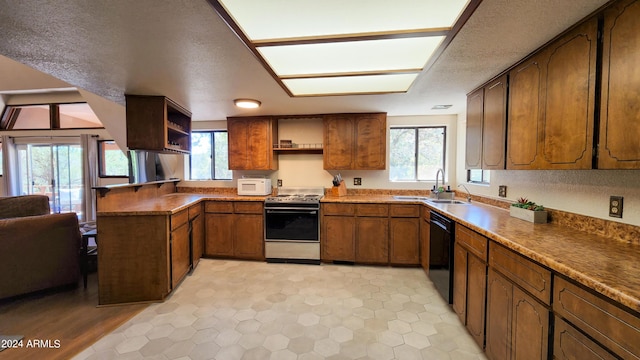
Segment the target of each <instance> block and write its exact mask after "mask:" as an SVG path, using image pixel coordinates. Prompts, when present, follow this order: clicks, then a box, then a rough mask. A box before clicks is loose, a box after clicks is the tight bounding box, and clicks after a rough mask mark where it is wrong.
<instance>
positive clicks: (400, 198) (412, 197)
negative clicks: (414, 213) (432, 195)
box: [393, 195, 429, 201]
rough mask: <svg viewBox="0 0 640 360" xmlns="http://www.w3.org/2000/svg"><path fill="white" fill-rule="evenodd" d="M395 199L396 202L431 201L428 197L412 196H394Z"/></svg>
mask: <svg viewBox="0 0 640 360" xmlns="http://www.w3.org/2000/svg"><path fill="white" fill-rule="evenodd" d="M393 198H394V199H396V200H420V201H424V200H429V197H428V196H411V195H394V196H393Z"/></svg>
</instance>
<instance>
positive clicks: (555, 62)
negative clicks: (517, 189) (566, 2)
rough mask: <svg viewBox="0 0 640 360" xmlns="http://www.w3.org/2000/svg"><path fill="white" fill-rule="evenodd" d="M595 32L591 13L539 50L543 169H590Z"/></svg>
mask: <svg viewBox="0 0 640 360" xmlns="http://www.w3.org/2000/svg"><path fill="white" fill-rule="evenodd" d="M636 28H637V29H639V30H640V27H636ZM597 31H598V23H597V19H595V18H593V19H591V20H589V21H587V22H585V23H583V24H582V25H580V26H578V27H577V28H576V29H574V30H572V31H571V32H569V33H568V34H566V35H565V36H563V37H562V38H560V39H559V40H557V41H555V42H554V43H553V44H551V45H550V46H549V47H547V48H546V50H544V52H543V61H544V62H543V64H542V68H543V74H542V77H543V79H544V81H543V83H542V93H541V98H542V102H543V104H544V108H543V109H542V110H541V112H542V117H541V119H542V125H541V127H542V130H543V134H544V136H543V138H542V154H543V159H544V161H543V164H542V165H541V168H544V169H591V168H592V157H593V156H592V155H593V150H592V149H593V131H594V102H595V85H596V55H597ZM625 46H627V45H625ZM637 59H639V60H640V57H637ZM620 70H621V69H616V71H620ZM625 76H626V75H625ZM638 129H640V127H636V130H638ZM514 141H517V139H514Z"/></svg>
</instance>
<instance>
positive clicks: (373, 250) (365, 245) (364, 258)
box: [355, 204, 389, 265]
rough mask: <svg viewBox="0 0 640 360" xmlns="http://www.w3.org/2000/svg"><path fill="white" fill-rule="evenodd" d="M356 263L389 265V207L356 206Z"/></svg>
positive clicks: (373, 205) (375, 205) (383, 205)
mask: <svg viewBox="0 0 640 360" xmlns="http://www.w3.org/2000/svg"><path fill="white" fill-rule="evenodd" d="M356 215H357V216H358V217H357V218H356V241H355V246H356V262H358V263H363V264H385V265H386V264H388V263H389V237H388V236H387V234H388V233H389V219H388V216H389V206H388V205H386V204H356Z"/></svg>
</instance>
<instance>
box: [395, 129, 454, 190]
mask: <svg viewBox="0 0 640 360" xmlns="http://www.w3.org/2000/svg"><path fill="white" fill-rule="evenodd" d="M447 128H448V126H447V125H416V126H390V127H389V137H391V130H402V129H413V130H414V138H415V140H416V141H415V147H414V149H413V151H414V153H413V154H414V158H415V166H414V169H413V170H414V173H413V179H398V180H392V179H391V178H389V181H391V182H433V181H435V180H436V179H435V178H434V179H425V180H421V179H418V166H419V161H418V154H419V151H420V148H419V146H420V142H419V141H418V137H419V130H420V129H442V132H443V134H442V169H443V170H444V169H446V166H447ZM389 152H391V144H389ZM389 176H391V159H389ZM436 176H437V175H436Z"/></svg>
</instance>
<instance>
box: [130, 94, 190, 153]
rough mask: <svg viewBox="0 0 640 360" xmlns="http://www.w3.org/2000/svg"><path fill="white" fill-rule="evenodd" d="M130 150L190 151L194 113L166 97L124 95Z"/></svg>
mask: <svg viewBox="0 0 640 360" xmlns="http://www.w3.org/2000/svg"><path fill="white" fill-rule="evenodd" d="M125 97H126V101H127V109H126V114H127V146H128V147H129V149H131V150H149V151H155V152H164V153H181V154H189V153H190V152H191V113H190V112H189V111H188V110H186V109H185V108H183V107H181V106H180V105H178V104H176V103H175V102H173V101H171V100H170V99H169V98H166V97H164V96H146V95H125Z"/></svg>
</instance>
